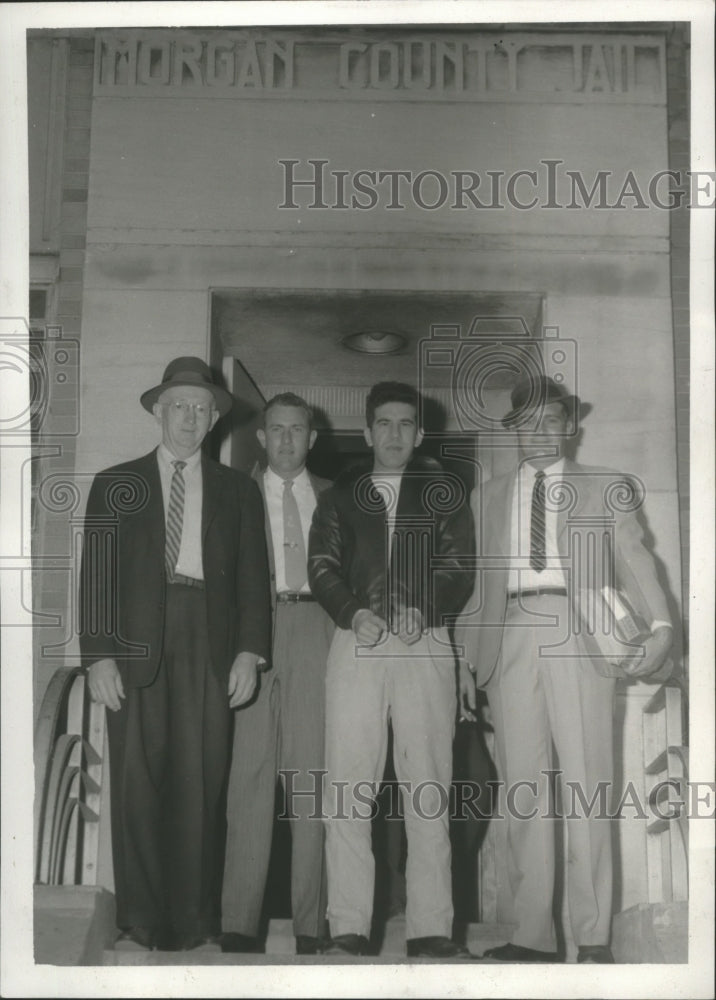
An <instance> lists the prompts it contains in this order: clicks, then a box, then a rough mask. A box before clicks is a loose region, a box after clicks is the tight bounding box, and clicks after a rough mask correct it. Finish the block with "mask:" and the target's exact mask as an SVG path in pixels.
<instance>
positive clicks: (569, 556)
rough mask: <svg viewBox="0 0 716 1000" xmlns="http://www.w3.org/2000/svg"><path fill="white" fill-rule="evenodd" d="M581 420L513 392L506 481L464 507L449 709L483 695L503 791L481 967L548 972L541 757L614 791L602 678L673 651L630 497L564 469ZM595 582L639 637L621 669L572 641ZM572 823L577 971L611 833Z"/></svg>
mask: <svg viewBox="0 0 716 1000" xmlns="http://www.w3.org/2000/svg"><path fill="white" fill-rule="evenodd" d="M579 410H580V402H579V400H578V399H577V397H576V396H572V395H569V394H568V392H567V390H566V389H565V388H564V387H562V386H561V385H559V384H558V383H556V382H555V381H553V380H552V379H551V378H549V377H547V376H540V377H539V378H530V379H524V380H521V381H520V382H518V383H517V385H516V386H515V388H514V389H513V392H512V409H511V410H510V412H509V413H508V414H507V415H506V416H505V417H504V418H503V420H502V423H503V425H504V427H505V428H506V429H507V430H509V431H510V432H512V431H516V433H517V440H518V449H519V457H520V461H519V464H518V468H517V470H516V471H515V472H512V473H509V474H508V475H505V476H500V477H497V478H495V479H492V480H490V481H489V482H488V483H487V484H485V485H484V486H481V487H477V488H476V490H475V491H474V493H473V496H472V501H471V502H472V507H473V513H474V516H475V521H476V525H477V526H478V558H477V572H476V579H475V589H474V592H473V594H472V597H471V598H470V600H469V601H468V603H467V605H466V607H465V610H464V612H463V616H462V621H461V623H459V624H458V627H457V629H456V634H455V642H456V646H457V648H458V652H460V649H461V648H462V650H463V658H462V660H461V663H460V696H461V702H462V706H463V711H464V713H465V715H466V716H467V717H468V718H471V717H473V716H474V711H475V704H476V699H475V687H476V684H477V686H479V687H485V688H486V693H487V698H488V701H489V704H490V709H491V712H492V721H493V725H494V730H495V747H496V754H497V765H498V772H499V776H500V778H501V780H502V781H503V782H504V783H505V786H506V789H507V790H508V800H507V801H508V808H507V810H506V815H507V824H508V838H507V840H508V858H507V862H508V873H509V877H510V888H511V892H512V896H513V904H514V922H515V924H516V928H515V931H514V934H513V939H512V941H511V942H510V943H508V944H505V945H501V946H499V947H496V948H491V949H489V950H488V951H487V952H485V955H484V956H483V957H485V958H488V959H491V960H494V961H501V962H556V961H558V954H557V943H556V936H555V928H554V922H553V916H552V908H553V894H554V879H555V845H554V826H553V820H551V819H548V818H543V817H547V816H549V815H550V812H551V811H553V810H552V807H551V805H550V799H549V796H550V788H549V774H548V772H549V771H550V770H551V769H553V768H554V761H553V757H552V745H553V744H554V747H555V748H556V751H557V755H558V765H559V770H560V771H561V772H562V780H563V781H565V782H567V781H568V782H574V783H576V784H577V785H578V786H579V787H580V789H581V790H582V792H583V793H584V796H585V798H586V802H590V801H591V800H592V797H593V795H594V794H595V792H596V791H597V790H598V787H599V783H600V782H607V783H608V785H609V788H611V782H612V780H613V721H612V713H613V695H614V684H615V678H616V677H618V676H626V674H627V673H628V674H629V675H630V676H635V677H636V676H648V675H649V674H651V673H653V672H654V671H655V670H657V669H658V668H659V667H660V666H661V664H662V663H663V662H664V660H665V658H666V655H667V653H668V650H669V647H670V645H671V639H672V629H671V625H670V623H669V615H668V610H667V604H666V598H665V596H664V594H663V592H662V590H661V587H660V585H659V583H658V581H657V576H656V570H655V564H654V559H653V557H652V556H651V554H650V553H649V552H648V551H647V550H646V548H645V547H644V545H643V543H642V532H641V528H640V527H639V524H638V521H637V518H636V516H635V511H636V509H637V507H638V505H639V504H638V502H636V503H634V504H633V505H631V508H630V505H629V503H626V504H625V503H623V502H622V501H623V498H624V497H628V496H629V495H630V489H629V483H628V480H627V478H626V477H624V476H623V475H620V474H619V473H615V472H613V471H611V470H608V469H598V468H593V467H588V466H582V465H578V464H577V463H575V462H573V461H571V460H570V459H568V458H566V457H565V456H564V450H565V445H566V443H567V441H568V440H569V439H570V437H571V436H572V435H573V434H574V432H575V431H576V427H577V421H578V417H579ZM620 491H621V497H622V500H621V501H620V500H619V496H618V495H619V492H620ZM634 496H637V493H636V492H635V493H634ZM605 539H608V542H605ZM603 545H604V547H603V548H602V546H603ZM594 546H596V548H594ZM607 584H608V585H611V586H615V585H616V586H618V587H620V588H622V589H623V591H624V592H625V593H626V594H627V596H628V597H629V598H630V599H631V600H632V602H633V604H634V605H635V608H636V610H637V611H638V613H639V614H640V615H641V617H642V618H643V620H644V621H645V622H646V623H647V625H648V626H649V627H650V632H649V635H648V637H647V638H646V640H645V642H644V648H643V655H642V656H637V655H634V656H633V657H632V658H631V659H630V660H629V661H625V662H624V663H623V664H622V665H621V666H617V665H615V664H614V663H613V662H611V661H610V660H608V659H607V658H606V657H604V656H601V655H600V654H599V651H598V650H596V647H594V646H593V645H587V644H586V637H585V635H584V630H583V629H582V628H581V627H577V628H575V627H574V622H575V621H579V620H580V619H579V614H580V608H581V609H582V610H583V609H584V606H583V603H581V602H583V601H584V598H585V595H586V594H587V593H591V594H594V593H599V592H600V591H601V587H602V586H604V585H607ZM634 652H635V654H636V653H637V652H642V651H638V650H636V649H635V651H634ZM510 796H511V799H510ZM510 801H511V808H510ZM578 812H579V813H580V814H579V816H578V817H577V818H575V819H573V820H570V822H569V823H568V830H567V836H568V845H569V846H568V857H569V873H568V898H569V914H570V921H571V925H572V931H573V935H574V940H575V942H576V944H577V946H578V956H577V960H578V961H579V962H590V963H592V962H594V963H609V962H612V961H613V958H612V955H611V950H610V948H609V935H610V923H611V903H612V860H611V829H610V824H609V823H608V822H606V821H605V819H604V818H600V817H598V816H594V815H593V814H592V815H591V816H590V815H588V814H587V813H586V812H585V814H584V815H583V814H582V812H583V811H580V810H578ZM528 817H529V818H528Z"/></svg>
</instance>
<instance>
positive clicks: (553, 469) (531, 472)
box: [520, 455, 564, 479]
mask: <svg viewBox="0 0 716 1000" xmlns="http://www.w3.org/2000/svg"><path fill="white" fill-rule="evenodd" d="M520 469H521V475H522V478H523V479H534V478H535V476H536V475H537V472H538V470H537V469H536V468H535V467H534V465H532V464H531V463H530V462H525V463H524V464H523V465H522V466H521V467H520ZM542 472H544V474H545V476H561V475H562V473H563V472H564V455H563V456H562V457H561V458H558V459H557V461H556V462H552V464H551V465H548V466H547V468H546V469H542Z"/></svg>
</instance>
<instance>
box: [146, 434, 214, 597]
mask: <svg viewBox="0 0 716 1000" xmlns="http://www.w3.org/2000/svg"><path fill="white" fill-rule="evenodd" d="M157 461H158V463H159V477H160V479H161V481H162V496H163V498H164V520H165V523H166V517H167V513H168V511H169V496H170V493H171V487H172V476H173V475H174V466H173V464H172V463H173V462H175V461H176V455H173V454H172V453H171V452H170V451H169V449H168V448H167V447H166V446H165V445H164V444H160V445H159V448H158V449H157ZM182 461H184V462H186V465H185V466H184V469H183V471H182V475H183V477H184V516H183V518H182V531H181V545H180V547H179V557H178V559H177V564H176V568H175V572H176V573H179V574H181V575H182V576H191V577H193V578H194V579H195V580H203V579H204V564H203V561H202V553H201V504H202V498H203V484H202V476H201V449H199V450H198V451H195V452H194V454H193V455H191V456H190V457H189V458H185V459H182Z"/></svg>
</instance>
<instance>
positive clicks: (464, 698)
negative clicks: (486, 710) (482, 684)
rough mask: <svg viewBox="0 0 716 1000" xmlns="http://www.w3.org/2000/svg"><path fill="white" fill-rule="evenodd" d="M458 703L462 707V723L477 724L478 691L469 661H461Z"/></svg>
mask: <svg viewBox="0 0 716 1000" xmlns="http://www.w3.org/2000/svg"><path fill="white" fill-rule="evenodd" d="M458 701H459V705H460V721H461V722H462V720H463V719H467V721H468V722H477V691H476V687H475V675H474V674H473V672H472V670H470V664H469V663H468V662H467V660H460V664H459V668H458Z"/></svg>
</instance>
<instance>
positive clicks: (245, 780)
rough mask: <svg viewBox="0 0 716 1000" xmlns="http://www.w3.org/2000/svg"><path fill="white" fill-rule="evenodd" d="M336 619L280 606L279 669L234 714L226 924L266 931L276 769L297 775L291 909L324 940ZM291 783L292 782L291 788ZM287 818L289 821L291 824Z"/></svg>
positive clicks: (315, 610) (301, 929)
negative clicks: (326, 764) (325, 785)
mask: <svg viewBox="0 0 716 1000" xmlns="http://www.w3.org/2000/svg"><path fill="white" fill-rule="evenodd" d="M332 632H333V625H332V623H331V621H330V619H329V618H328V616H327V615H326V614H325V612H324V611H323V610H322V609H321V608H320V607H319V605H318V604H316V603H310V602H306V603H300V604H279V605H278V606H277V608H276V627H275V633H274V644H273V655H272V666H271V669H270V670H269V671H267V672H266V673H263V674H261V676H260V684H261V686H260V690H259V693H258V695H257V696H256V698H254V699H252V701H251V702H250V703H249V704H248V705H245V706H243V707H241V708H239V709H237V711H236V716H235V720H234V749H233V756H232V764H231V777H230V779H229V792H228V803H227V819H228V831H227V844H226V863H225V868H224V888H223V896H222V926H223V929H224V930H225V931H233V932H237V933H240V934H247V935H249V936H251V937H254V936H256V935H257V934H258V931H259V923H260V918H261V908H262V903H263V898H264V891H265V887H266V878H267V874H268V866H269V857H270V854H271V834H272V829H273V821H274V799H275V792H276V780H277V776H278V769H279V768H281V769H285V770H292V771H294V772H298V773H296V774H294V775H292V776H291V778H290V779H289V780H290V783H291V784H290V785H289V786H288V787H287V791H288V792H289V793H290V791H291V790H293V792H294V795H293V796H292V797H291V798H290V799H289V802H288V804H287V805H288V810H287V811H288V815H289V816H293V817H295V818H292V819H291V842H292V843H291V909H292V913H293V927H294V933H295V934H297V935H298V934H301V935H307V936H309V937H319V936H320V935H321V934H322V933H323V927H324V923H325V912H326V877H325V859H324V850H323V842H324V833H323V824H322V822H321V820H320V819H311V814H312V813H314V812H315V806H316V801H315V799H314V798H312V797H311V796H306V795H303V796H302V795H298V794H296V793H298V792H300V791H304V790H306V789H312V788H314V787H315V788H316V789H317V792H318V795H319V796H320V789H321V775H320V774H318V775H316V776H315V778H314V777H313V776H312V775H311V774H310V773H309V772H310V771H311V770H312V769H313V770H319V771H320V769H321V768H322V767H323V760H324V747H323V740H324V703H325V678H326V657H327V654H328V646H329V641H330V635H331V633H332ZM291 786H292V788H291ZM286 822H288V821H286Z"/></svg>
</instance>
